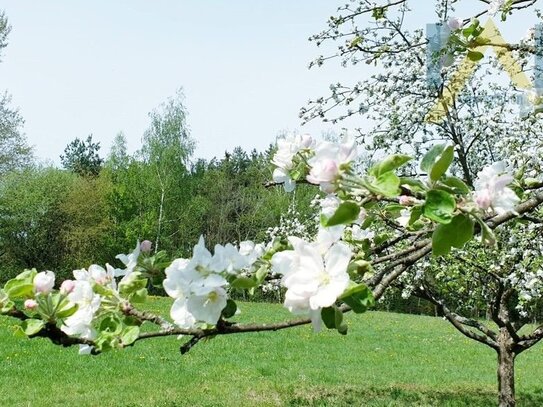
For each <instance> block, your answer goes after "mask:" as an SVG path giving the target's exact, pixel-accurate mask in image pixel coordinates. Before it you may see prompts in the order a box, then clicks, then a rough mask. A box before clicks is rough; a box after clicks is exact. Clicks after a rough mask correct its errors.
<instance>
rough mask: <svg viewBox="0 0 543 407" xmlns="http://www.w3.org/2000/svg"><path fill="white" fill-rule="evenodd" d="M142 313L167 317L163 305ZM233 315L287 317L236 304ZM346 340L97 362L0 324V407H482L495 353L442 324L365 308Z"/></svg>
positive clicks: (307, 334)
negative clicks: (19, 334) (21, 335)
mask: <svg viewBox="0 0 543 407" xmlns="http://www.w3.org/2000/svg"><path fill="white" fill-rule="evenodd" d="M149 307H150V308H152V309H154V310H161V311H162V312H165V313H167V310H168V307H169V302H168V301H167V300H164V299H154V300H152V301H151V303H150V305H149ZM240 307H241V309H242V312H243V313H242V314H241V315H240V316H239V319H240V320H242V321H244V322H248V321H275V320H281V319H284V318H288V317H290V315H289V313H288V311H286V310H284V309H283V308H282V307H281V306H280V305H270V304H248V303H242V304H241V305H240ZM347 320H348V323H349V334H348V335H347V336H341V335H339V334H337V333H335V332H330V331H325V332H322V333H319V334H314V333H313V332H312V330H311V328H310V327H308V326H306V327H299V328H294V329H290V330H287V331H282V332H275V333H273V332H272V333H254V334H243V335H231V336H224V337H217V338H215V339H213V340H210V341H207V342H205V343H200V344H198V345H197V346H196V347H195V348H193V349H192V350H191V351H190V352H189V353H188V354H186V355H184V356H181V355H180V353H179V351H178V348H179V345H180V343H181V342H180V341H178V340H177V339H176V338H158V339H151V340H148V341H146V342H140V343H138V344H137V345H136V346H135V347H133V348H130V349H127V350H124V351H117V352H110V353H106V354H103V355H100V356H95V357H91V356H78V354H77V349H76V348H70V349H62V348H59V347H57V346H54V345H52V344H51V343H49V342H48V341H47V340H44V339H33V340H20V339H16V338H14V337H13V336H12V335H11V331H10V329H9V326H10V324H13V321H11V320H8V319H6V318H3V319H0V406H53V405H55V406H260V405H262V406H276V405H279V406H283V405H286V406H305V405H312V406H405V405H407V406H463V405H469V406H492V405H495V404H496V402H495V399H496V397H495V391H496V390H495V389H496V384H495V369H496V366H495V355H494V353H493V351H491V350H490V349H488V348H486V347H485V346H483V345H480V344H478V343H475V342H473V341H470V340H468V339H465V338H464V337H462V336H461V335H460V334H459V333H457V332H456V331H454V329H453V328H452V327H451V326H450V325H449V324H448V323H447V322H445V321H443V320H442V319H439V318H431V317H424V316H412V315H400V314H389V313H383V312H369V313H367V314H364V315H348V316H347ZM516 376H517V393H518V399H519V405H520V406H542V405H543V379H542V378H543V348H542V346H540V345H539V346H536V347H534V348H533V349H531V350H529V351H527V352H526V353H524V354H522V355H521V356H519V358H518V359H517V375H516Z"/></svg>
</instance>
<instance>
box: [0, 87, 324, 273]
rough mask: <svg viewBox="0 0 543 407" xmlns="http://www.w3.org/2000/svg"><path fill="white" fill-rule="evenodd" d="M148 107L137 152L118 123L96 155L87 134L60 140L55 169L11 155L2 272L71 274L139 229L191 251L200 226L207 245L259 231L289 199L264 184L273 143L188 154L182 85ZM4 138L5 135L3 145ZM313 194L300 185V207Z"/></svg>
mask: <svg viewBox="0 0 543 407" xmlns="http://www.w3.org/2000/svg"><path fill="white" fill-rule="evenodd" d="M149 117H150V125H149V127H148V129H147V130H146V131H145V134H144V136H143V145H142V147H141V149H140V150H138V151H137V152H136V153H134V154H128V153H127V147H126V139H125V137H124V135H123V134H122V133H119V134H118V135H117V136H116V138H115V140H114V143H113V145H112V147H111V150H110V153H109V155H108V156H107V157H106V158H105V159H102V158H101V157H100V144H99V143H96V142H93V140H92V136H89V137H87V138H86V140H81V139H75V140H74V141H73V142H71V143H70V144H69V145H68V146H67V147H66V149H65V151H64V154H63V155H62V156H61V162H62V164H63V167H64V168H62V169H60V168H56V167H52V166H43V165H39V164H36V163H32V164H30V162H31V155H30V154H29V155H28V156H27V159H28V160H27V162H25V165H19V164H18V162H14V163H13V164H12V165H11V166H10V168H9V170H7V171H5V172H4V173H3V174H2V177H1V179H0V256H1V257H0V258H1V260H2V263H1V264H2V267H1V271H0V280H2V281H5V280H7V279H9V278H11V277H13V276H14V275H15V274H17V273H19V272H20V271H21V270H23V269H25V268H32V267H36V268H37V269H40V270H46V269H49V270H54V271H56V272H59V273H61V275H63V276H64V277H68V276H69V275H71V272H72V270H74V269H77V268H82V267H88V266H89V265H90V264H92V263H97V264H104V263H106V262H112V260H113V259H114V258H115V255H117V254H118V253H126V252H128V251H130V250H131V249H132V248H133V247H134V246H135V244H136V241H137V240H138V239H139V240H143V239H148V240H151V241H152V242H153V243H154V249H155V250H156V249H160V250H165V251H167V252H168V253H169V254H170V255H172V256H189V255H190V252H191V249H192V247H193V246H194V244H195V243H196V242H197V240H198V238H199V236H200V235H201V234H203V235H205V237H206V240H207V242H208V244H209V245H214V244H216V243H223V244H224V243H226V242H229V241H238V242H239V241H242V240H246V239H251V240H255V241H263V240H264V239H265V238H266V236H265V231H266V230H267V229H268V228H270V227H274V226H276V225H277V224H278V223H279V220H280V217H281V214H282V213H283V212H286V210H287V208H288V206H289V204H290V203H291V201H292V196H289V195H287V194H286V193H284V192H283V190H282V189H280V188H272V189H266V188H265V187H264V183H265V182H266V181H268V180H270V179H271V170H270V165H269V162H270V158H271V154H272V153H273V147H272V146H270V148H269V149H268V150H267V151H264V152H257V151H256V150H253V151H251V152H246V151H244V150H243V149H241V148H239V147H238V148H235V149H234V150H233V151H232V152H231V153H228V152H227V153H225V155H224V157H222V158H213V159H211V160H204V159H194V157H193V153H194V146H195V140H194V139H193V138H192V137H191V136H190V134H189V132H188V130H187V127H186V111H185V108H184V106H183V96H182V93H181V92H178V93H177V94H176V96H175V97H173V98H170V99H169V100H168V101H167V102H166V103H164V104H163V105H161V106H160V107H159V108H158V109H156V110H154V111H153V112H151V113H150V115H149ZM20 141H21V142H24V138H23V137H22V135H20ZM7 147H8V146H7V145H6V143H5V142H3V145H2V146H1V148H2V150H5V149H6V148H7ZM28 151H30V150H28ZM314 195H315V190H312V189H310V188H306V189H304V188H301V189H300V190H299V192H298V193H297V195H296V202H297V206H298V207H299V210H300V211H301V212H308V211H309V202H310V200H311V198H312V197H313V196H314Z"/></svg>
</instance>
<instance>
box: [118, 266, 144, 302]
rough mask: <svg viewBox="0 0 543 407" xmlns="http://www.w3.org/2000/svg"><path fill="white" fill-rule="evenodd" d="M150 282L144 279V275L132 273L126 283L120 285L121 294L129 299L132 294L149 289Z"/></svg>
mask: <svg viewBox="0 0 543 407" xmlns="http://www.w3.org/2000/svg"><path fill="white" fill-rule="evenodd" d="M147 283H148V280H147V279H146V278H142V273H140V272H138V271H136V272H133V273H131V274H130V275H129V276H128V277H126V279H125V280H124V281H122V282H121V283H119V294H121V296H122V297H124V298H128V297H130V295H131V294H133V293H135V292H137V291H140V290H141V289H142V288H146V287H147Z"/></svg>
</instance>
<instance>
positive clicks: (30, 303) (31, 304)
mask: <svg viewBox="0 0 543 407" xmlns="http://www.w3.org/2000/svg"><path fill="white" fill-rule="evenodd" d="M36 308H38V303H37V302H36V300H31V299H29V300H26V301H25V309H27V310H29V311H34V310H35V309H36Z"/></svg>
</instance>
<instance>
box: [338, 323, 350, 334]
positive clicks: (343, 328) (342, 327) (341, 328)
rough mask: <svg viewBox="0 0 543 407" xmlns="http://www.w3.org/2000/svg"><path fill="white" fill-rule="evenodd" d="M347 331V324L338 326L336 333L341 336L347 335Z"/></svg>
mask: <svg viewBox="0 0 543 407" xmlns="http://www.w3.org/2000/svg"><path fill="white" fill-rule="evenodd" d="M347 330H348V327H347V324H341V325H340V326H338V328H337V331H338V332H339V333H340V334H341V335H347Z"/></svg>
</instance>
